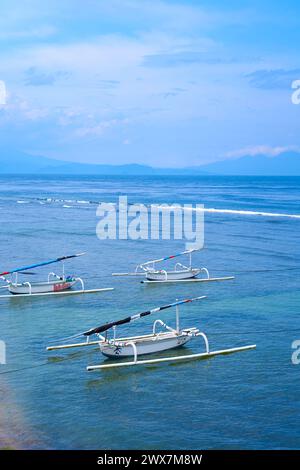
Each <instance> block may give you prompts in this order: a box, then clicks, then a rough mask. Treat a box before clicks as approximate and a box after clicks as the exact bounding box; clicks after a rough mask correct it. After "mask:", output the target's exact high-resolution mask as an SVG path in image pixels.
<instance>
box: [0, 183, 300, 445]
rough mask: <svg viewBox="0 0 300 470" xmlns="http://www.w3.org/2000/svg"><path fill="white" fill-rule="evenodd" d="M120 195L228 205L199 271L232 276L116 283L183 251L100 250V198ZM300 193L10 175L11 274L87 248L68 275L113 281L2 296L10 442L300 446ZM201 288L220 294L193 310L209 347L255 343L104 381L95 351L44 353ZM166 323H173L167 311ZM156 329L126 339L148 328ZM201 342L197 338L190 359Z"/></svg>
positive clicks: (3, 249) (160, 244)
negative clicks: (82, 292) (295, 352)
mask: <svg viewBox="0 0 300 470" xmlns="http://www.w3.org/2000/svg"><path fill="white" fill-rule="evenodd" d="M119 195H128V200H129V202H130V203H134V202H142V203H145V204H151V203H162V202H166V203H192V204H196V203H198V204H201V203H202V204H205V208H206V209H218V210H219V211H218V212H215V211H208V212H205V249H204V250H203V251H202V252H200V253H198V254H196V255H195V256H194V264H195V265H200V266H207V267H208V268H209V270H210V272H211V275H216V276H220V275H230V274H235V275H236V279H235V280H234V281H230V282H224V283H211V284H198V283H195V284H193V283H191V284H181V285H178V284H174V285H168V286H167V285H164V286H162V285H160V286H145V285H142V284H140V283H139V282H138V280H137V279H134V278H129V279H128V278H112V277H111V276H110V274H111V273H112V272H116V271H120V272H122V271H125V272H126V271H128V270H132V269H134V267H135V265H136V264H137V263H138V262H143V261H146V260H148V259H154V258H159V257H161V256H164V255H169V254H174V253H177V252H180V251H182V249H184V245H183V243H182V241H178V240H176V241H174V240H155V241H154V240H153V241H146V240H138V241H133V240H117V241H116V240H105V241H100V240H99V239H98V238H97V237H96V233H95V230H96V224H97V222H98V220H99V219H98V218H97V217H96V208H97V203H98V202H101V201H106V202H117V198H118V196H119ZM299 196H300V178H250V177H249V178H241V177H235V178H234V177H232V178H223V177H197V178H193V177H182V178H179V177H175V178H174V177H155V178H148V177H147V178H146V177H135V178H130V177H123V178H119V177H111V178H100V177H99V178H96V177H95V178H92V177H78V178H74V177H72V178H71V177H69V178H68V177H56V176H55V177H27V176H26V177H1V178H0V214H1V219H0V220H1V224H0V242H1V243H0V260H1V268H0V270H1V271H2V270H3V271H4V270H7V269H10V268H13V267H15V266H18V265H23V264H24V265H25V264H30V263H31V262H35V261H40V260H42V261H43V260H45V259H48V258H55V257H57V256H61V255H64V254H70V253H71V254H72V253H75V252H81V251H86V252H87V255H86V256H85V257H82V258H80V259H78V260H76V261H70V262H68V264H66V267H67V268H68V273H69V274H77V275H80V276H81V277H83V278H84V279H85V280H86V287H87V288H94V287H115V291H114V292H108V293H103V294H99V295H91V296H88V295H87V296H78V297H77V296H76V297H67V296H66V297H60V298H51V297H48V298H40V299H13V300H12V299H10V300H1V304H0V309H1V317H0V339H1V340H4V341H5V342H6V345H7V365H6V366H4V365H0V374H1V375H0V384H1V390H5V393H4V392H3V394H2V403H1V410H2V411H1V415H2V414H3V413H5V412H6V408H7V409H9V410H11V409H12V408H11V407H15V408H14V409H15V410H16V411H15V422H16V423H17V424H15V425H14V426H12V427H11V428H10V429H7V430H6V431H5V432H4V434H5V433H7V435H9V436H10V437H11V436H12V434H15V436H14V437H15V438H16V439H17V441H18V442H19V443H20V446H22V447H32V448H56V449H61V448H64V449H76V448H80V449H97V448H99V449H103V448H106V449H115V448H118V449H126V448H132V449H133V448H141V449H153V448H157V449H173V448H174V449H175V448H180V449H189V448H195V449H211V448H222V449H229V448H248V449H251V448H259V449H268V448H272V449H278V448H299V447H300V431H299V425H298V421H299V418H298V416H299V411H300V403H299V401H300V398H299V370H300V369H299V367H300V365H299V366H296V365H293V364H292V362H291V354H292V349H291V343H292V342H293V341H294V340H295V339H298V338H300V321H299V305H300V304H299V302H300V293H299V274H300V263H299V261H300V255H299V227H300V220H299V218H295V216H298V215H299V214H300V197H299ZM222 211H223V212H222ZM228 211H235V212H228ZM245 211H251V212H253V214H252V215H249V214H247V213H245ZM262 212H263V213H264V214H265V215H259V214H258V213H262ZM272 214H283V215H288V216H289V217H282V216H280V215H277V216H275V217H274V216H272ZM2 268H3V269H2ZM294 268H296V269H294ZM298 268H299V270H298ZM57 269H58V268H56V270H57ZM50 270H52V267H51V269H50ZM54 270H55V269H54ZM48 271H49V269H43V270H41V272H42V273H45V274H46V273H47V272H48ZM257 271H259V272H257ZM1 293H3V292H1ZM198 295H207V297H208V298H207V299H206V300H205V301H202V302H201V303H194V304H192V305H188V306H183V307H182V308H181V317H182V325H183V326H186V327H188V326H197V327H198V326H199V327H200V328H201V329H203V331H205V332H206V333H207V335H208V338H209V340H210V343H211V348H213V349H223V348H226V347H234V346H240V345H244V344H252V343H256V344H257V349H256V350H255V351H249V352H244V353H241V354H236V355H230V356H220V357H216V358H214V359H211V360H208V361H195V362H185V363H180V364H179V363H178V364H172V365H167V364H166V365H157V366H151V367H150V366H148V367H140V368H131V369H120V370H111V371H105V372H99V373H87V372H86V370H85V368H86V366H87V365H88V364H96V363H100V362H102V361H103V360H104V359H103V358H102V356H100V354H99V352H98V351H97V350H93V349H92V350H89V351H88V350H83V351H79V350H74V351H72V352H64V353H62V352H55V353H52V354H48V353H46V352H45V347H46V346H47V345H48V344H49V341H50V340H53V339H59V338H63V337H65V336H69V335H72V334H75V333H77V332H80V331H84V330H86V329H89V328H91V327H94V326H97V325H99V324H102V323H104V322H106V321H109V320H112V319H119V318H122V317H125V316H127V315H131V314H134V313H138V312H139V311H143V310H144V309H148V308H151V307H156V306H159V305H163V304H166V303H169V302H171V301H174V300H175V299H176V298H182V297H189V296H193V297H195V296H198ZM155 318H162V319H163V320H164V321H167V322H168V323H170V324H174V312H173V311H170V310H166V311H165V312H162V313H161V314H158V315H157V316H156V317H155ZM153 320H154V319H153V317H152V318H151V317H150V318H149V317H148V318H145V319H143V320H140V321H139V322H135V323H133V324H131V325H130V326H124V327H123V328H122V329H121V328H120V329H119V330H118V331H119V334H122V335H126V334H130V335H132V334H139V333H147V332H148V331H149V329H150V328H151V324H152V322H153ZM201 348H203V345H202V343H201V340H199V342H196V341H195V342H192V343H191V345H190V346H188V347H187V348H186V349H185V350H182V351H181V353H183V352H184V351H189V352H198V351H199V350H200V349H201ZM178 353H179V351H178ZM2 374H3V375H2ZM9 412H10V411H9ZM6 413H8V412H6ZM19 418H20V419H19ZM2 421H3V422H4V423H5V426H7V423H9V421H10V420H9V419H6V420H4V419H3V420H2ZM1 425H2V426H3V423H1V416H0V426H1ZM2 434H3V430H2ZM0 436H1V433H0Z"/></svg>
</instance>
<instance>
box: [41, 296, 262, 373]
mask: <svg viewBox="0 0 300 470" xmlns="http://www.w3.org/2000/svg"><path fill="white" fill-rule="evenodd" d="M204 298H205V296H201V297H196V298H193V299H185V300H180V301H176V302H174V303H171V304H169V305H164V306H162V307H158V308H154V309H152V310H147V311H145V312H142V313H139V314H137V315H133V316H130V317H126V318H123V319H122V320H117V321H113V322H111V323H106V324H104V325H101V326H99V327H96V328H92V329H90V330H88V331H86V332H84V333H80V334H79V335H75V336H72V337H71V338H72V339H73V338H77V337H80V336H85V337H86V338H87V341H86V342H83V343H75V344H63V345H57V346H49V347H48V348H47V351H54V350H58V349H69V348H79V347H85V346H95V345H97V346H99V347H100V351H101V353H102V354H103V355H104V356H106V357H108V358H111V359H122V358H126V357H130V356H133V360H132V361H129V362H112V363H109V364H100V365H91V366H88V367H87V370H88V371H94V370H100V369H110V368H115V367H127V366H136V365H142V364H155V363H161V362H172V361H183V360H192V359H206V358H210V357H213V356H218V355H221V354H230V353H235V352H240V351H246V350H249V349H254V348H255V347H256V345H255V344H251V345H248V346H241V347H236V348H230V349H222V350H218V351H211V350H210V347H209V342H208V339H207V336H206V335H205V334H204V333H203V332H201V331H200V330H199V329H198V328H195V327H191V328H184V329H181V328H180V323H179V305H182V304H186V303H190V302H193V301H195V300H201V299H204ZM172 307H176V328H172V327H170V326H168V325H166V324H165V323H164V322H163V321H162V320H160V319H157V320H155V321H154V323H153V327H152V333H150V334H148V335H143V336H132V337H127V338H117V337H116V327H117V326H119V325H123V324H125V323H130V322H132V321H135V320H137V319H139V318H142V317H145V316H147V315H151V314H153V313H157V312H160V311H162V310H166V309H168V308H172ZM158 327H160V330H161V329H163V331H158ZM111 329H112V330H113V335H112V337H111V338H109V336H108V331H109V330H111ZM104 332H105V336H103V335H102V334H101V333H104ZM92 335H96V336H98V340H97V341H90V337H91V336H92ZM197 337H202V339H203V340H204V343H205V352H204V353H197V354H184V355H180V356H168V357H160V358H155V359H141V360H140V359H138V357H139V356H143V355H148V354H154V353H158V352H162V351H167V350H170V349H175V348H179V347H181V346H184V345H186V344H187V343H188V342H189V341H191V340H192V339H195V338H197ZM71 338H67V339H69V340H70V339H71Z"/></svg>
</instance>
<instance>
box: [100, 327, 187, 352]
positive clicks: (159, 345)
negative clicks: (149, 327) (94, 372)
mask: <svg viewBox="0 0 300 470" xmlns="http://www.w3.org/2000/svg"><path fill="white" fill-rule="evenodd" d="M190 339H191V336H188V335H186V334H180V335H177V334H175V333H169V332H168V333H161V334H159V335H149V336H148V337H140V338H136V339H134V343H135V345H136V350H137V355H138V356H140V355H143V354H153V353H156V352H160V351H166V350H168V349H174V348H178V347H180V346H183V345H184V344H186V343H187V342H188V341H189V340H190ZM99 346H100V350H101V352H102V354H104V356H107V357H111V358H120V357H128V356H133V354H134V351H133V347H132V346H131V345H130V344H128V341H118V340H116V341H115V343H113V342H110V343H109V342H103V343H99Z"/></svg>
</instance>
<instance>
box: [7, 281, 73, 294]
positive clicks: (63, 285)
mask: <svg viewBox="0 0 300 470" xmlns="http://www.w3.org/2000/svg"><path fill="white" fill-rule="evenodd" d="M76 282H77V281H76V280H74V281H68V282H66V281H61V280H60V281H50V282H33V283H30V286H29V285H28V284H26V283H23V284H13V283H12V284H9V286H8V290H9V292H10V293H11V294H15V295H18V294H44V293H48V292H61V291H65V290H68V289H71V287H73V286H74V284H75V283H76Z"/></svg>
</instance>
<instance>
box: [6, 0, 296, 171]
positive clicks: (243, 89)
mask: <svg viewBox="0 0 300 470" xmlns="http://www.w3.org/2000/svg"><path fill="white" fill-rule="evenodd" d="M0 11H1V15H0V95H1V87H2V90H3V87H4V84H5V90H6V100H5V103H3V102H2V104H1V100H0V151H1V152H2V153H3V151H4V152H6V153H9V152H10V151H22V152H26V153H30V154H33V155H43V156H46V157H50V158H55V159H59V160H68V161H77V162H91V163H105V164H108V163H111V164H124V163H140V164H146V165H153V166H159V167H164V166H165V167H184V166H194V165H201V164H205V163H209V162H213V161H217V160H224V159H230V158H237V157H240V156H243V155H257V154H260V153H263V154H265V155H269V156H270V157H274V156H276V155H278V154H280V153H282V152H284V151H289V150H293V151H294V150H296V151H298V150H299V149H300V132H299V126H300V105H297V104H293V102H292V93H293V91H294V90H293V89H292V82H293V81H294V80H300V4H299V2H298V1H296V0H294V1H290V0H286V1H285V2H274V1H269V0H261V1H258V0H251V1H247V0H239V1H237V0H228V1H227V2H224V0H205V1H201V0H198V1H196V0H185V1H183V0H151V1H148V0H85V1H84V2H83V1H82V0H80V1H78V0H51V1H50V0H48V1H43V2H41V1H40V0H23V1H22V2H20V1H18V0H1V1H0ZM299 84H300V82H299ZM0 98H1V97H0Z"/></svg>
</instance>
